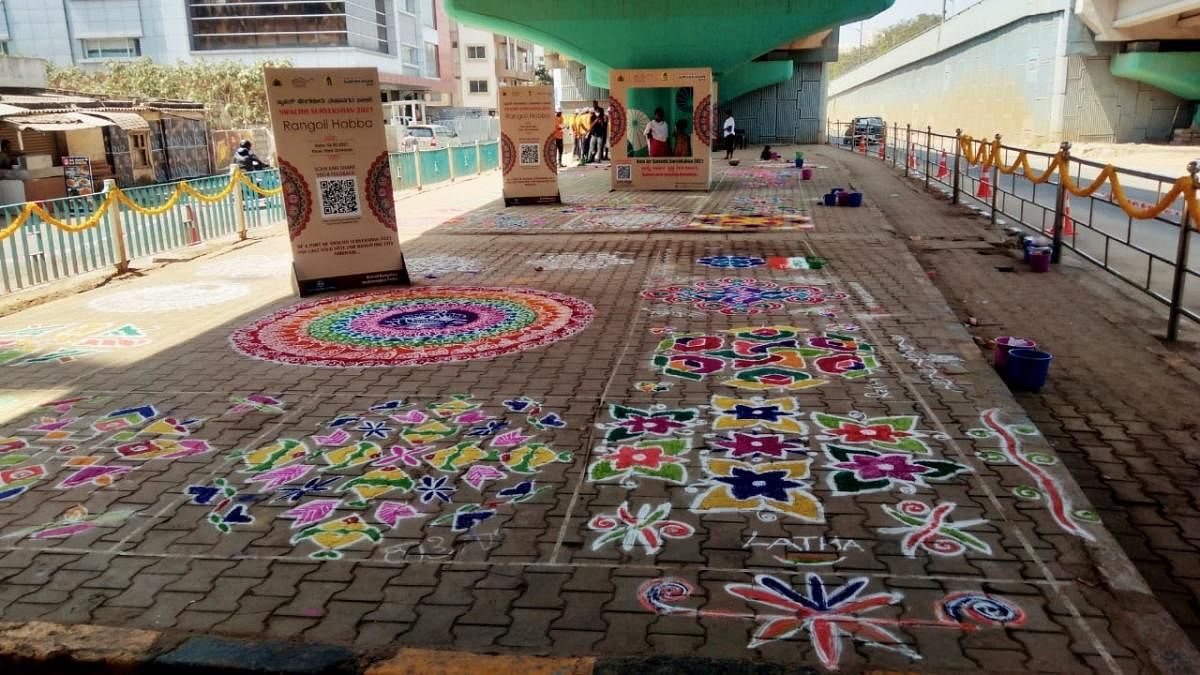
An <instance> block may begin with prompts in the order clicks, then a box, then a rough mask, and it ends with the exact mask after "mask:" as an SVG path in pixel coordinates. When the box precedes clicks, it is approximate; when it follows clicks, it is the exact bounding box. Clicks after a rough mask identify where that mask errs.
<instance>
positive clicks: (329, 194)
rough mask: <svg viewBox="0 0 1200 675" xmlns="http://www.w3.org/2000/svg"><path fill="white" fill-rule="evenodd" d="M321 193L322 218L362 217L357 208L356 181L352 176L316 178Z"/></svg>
mask: <svg viewBox="0 0 1200 675" xmlns="http://www.w3.org/2000/svg"><path fill="white" fill-rule="evenodd" d="M317 189H318V190H319V191H320V193H321V217H322V218H357V217H358V216H360V215H362V212H361V211H360V210H359V206H358V179H356V178H355V177H354V176H335V177H332V178H318V179H317Z"/></svg>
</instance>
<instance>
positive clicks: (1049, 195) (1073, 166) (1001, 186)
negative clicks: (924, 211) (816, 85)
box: [826, 122, 1200, 340]
mask: <svg viewBox="0 0 1200 675" xmlns="http://www.w3.org/2000/svg"><path fill="white" fill-rule="evenodd" d="M960 133H961V132H960ZM996 139H997V141H999V139H1000V137H999V135H997V136H996ZM826 142H827V143H828V144H830V145H834V146H837V147H840V148H843V149H846V150H850V151H854V152H862V151H863V150H864V148H863V144H862V143H861V142H860V139H858V138H854V137H853V132H850V131H849V124H848V123H842V122H830V123H829V125H828V127H827V129H826ZM1070 147H1071V146H1070V143H1066V142H1064V143H1063V144H1062V146H1061V148H1060V152H1059V153H1057V154H1054V153H1045V152H1037V151H1034V150H1027V149H1024V148H1019V147H1015V146H1008V145H1003V144H1000V145H999V150H1000V155H999V163H1003V164H1004V165H1005V166H1009V165H1011V164H1012V162H1013V161H1014V160H1015V159H1016V157H1017V156H1018V155H1019V154H1020V153H1025V155H1026V156H1027V157H1029V158H1030V163H1031V164H1033V165H1035V166H1031V169H1032V171H1033V172H1035V173H1037V172H1041V171H1044V170H1045V169H1046V167H1047V166H1049V165H1050V164H1051V163H1052V162H1053V161H1054V159H1055V158H1056V157H1059V156H1061V157H1062V159H1063V160H1065V161H1066V166H1067V167H1069V170H1068V175H1069V176H1071V177H1072V178H1073V182H1074V183H1075V184H1081V183H1082V184H1086V183H1089V182H1091V180H1092V179H1093V178H1095V177H1096V176H1098V175H1099V174H1100V173H1101V172H1102V171H1104V170H1105V169H1106V167H1107V165H1104V164H1099V163H1097V162H1090V161H1087V160H1083V159H1079V158H1076V157H1072V156H1071V155H1070ZM865 151H866V155H867V156H869V157H875V158H879V159H881V161H884V162H890V163H891V164H892V166H893V167H896V168H897V169H898V170H904V171H905V172H906V174H907V175H909V176H910V177H915V178H920V179H922V180H923V181H924V182H925V186H926V187H927V188H930V187H937V188H939V189H941V190H942V191H943V192H945V194H946V195H947V196H949V197H950V200H951V201H952V202H953V203H955V204H959V203H965V204H967V205H971V206H973V207H975V208H976V209H977V210H979V211H980V212H982V213H986V215H987V216H988V218H989V220H990V221H991V223H992V224H993V225H997V226H998V225H1002V224H1005V223H1003V222H1001V220H1000V219H1007V220H1011V221H1012V222H1013V223H1015V224H1016V225H1019V226H1020V227H1021V228H1023V229H1024V230H1027V231H1029V232H1032V233H1035V234H1037V235H1041V236H1044V237H1046V238H1048V239H1050V240H1051V246H1052V251H1053V252H1052V261H1053V262H1055V263H1057V262H1059V260H1060V257H1061V254H1062V250H1063V249H1064V248H1066V249H1069V250H1071V251H1073V252H1074V253H1075V254H1076V255H1078V256H1079V257H1080V258H1082V259H1083V260H1086V261H1088V262H1090V263H1093V264H1095V265H1097V266H1098V267H1101V268H1102V269H1104V270H1105V271H1107V272H1109V273H1110V274H1112V275H1113V276H1115V277H1116V278H1118V279H1120V280H1122V281H1124V282H1125V283H1127V284H1129V285H1130V286H1133V287H1134V288H1137V289H1138V290H1140V291H1142V292H1143V293H1145V294H1146V295H1148V296H1149V297H1151V298H1153V299H1155V300H1157V301H1158V302H1160V303H1162V304H1164V305H1166V306H1167V307H1168V308H1169V314H1168V326H1167V339H1168V340H1174V339H1176V337H1177V335H1178V324H1179V319H1180V318H1181V317H1186V318H1188V319H1190V320H1192V321H1194V322H1197V323H1200V287H1197V286H1196V285H1195V284H1194V283H1193V284H1192V285H1191V287H1190V290H1188V283H1187V282H1188V280H1189V278H1192V277H1197V276H1200V260H1195V261H1194V260H1192V259H1191V258H1190V251H1191V249H1193V248H1197V247H1198V246H1200V241H1192V240H1193V239H1200V233H1197V232H1196V231H1195V230H1194V229H1192V228H1191V227H1190V225H1185V224H1187V223H1189V215H1188V209H1187V205H1186V201H1185V200H1184V199H1183V198H1182V197H1180V198H1178V199H1176V200H1175V201H1174V202H1173V203H1171V204H1170V205H1169V207H1168V208H1167V209H1166V210H1164V211H1163V212H1161V213H1160V214H1158V215H1157V216H1155V217H1153V218H1136V217H1134V216H1133V215H1130V214H1129V213H1127V212H1126V210H1125V209H1123V208H1122V207H1121V206H1120V205H1119V204H1118V203H1117V200H1116V198H1115V197H1114V195H1113V194H1112V192H1113V191H1111V190H1106V188H1101V189H1100V190H1099V191H1098V192H1096V193H1094V194H1092V195H1090V196H1087V197H1079V196H1075V195H1072V194H1071V193H1070V192H1068V191H1067V190H1066V189H1065V187H1064V186H1063V184H1062V181H1061V179H1060V178H1061V174H1058V175H1056V176H1055V177H1052V178H1050V179H1049V180H1047V181H1046V182H1044V183H1040V184H1039V183H1038V182H1036V181H1033V180H1030V178H1029V177H1027V176H1026V175H1025V173H1024V171H1023V170H1022V169H1020V168H1017V169H1016V170H1014V171H1012V173H1010V174H1005V173H1002V172H1001V171H1000V170H999V168H998V166H997V164H990V165H989V164H987V163H984V164H982V165H978V166H973V165H971V164H970V163H969V162H968V161H967V160H966V158H965V157H964V156H963V153H962V152H961V147H960V143H959V134H953V135H952V134H940V133H935V132H934V131H933V130H932V128H930V127H925V128H924V129H915V128H912V127H911V126H909V125H906V126H904V127H900V126H899V125H898V124H893V125H892V127H891V128H890V129H887V133H886V134H885V135H884V138H883V139H882V141H881V142H879V143H870V142H869V141H868V143H867V144H866V147H865ZM1197 168H1200V167H1196V166H1195V163H1193V164H1192V165H1189V170H1194V169H1197ZM1113 170H1114V171H1115V173H1116V175H1117V176H1118V177H1119V179H1120V182H1121V183H1122V184H1123V185H1126V186H1130V187H1126V188H1124V190H1123V192H1124V193H1126V194H1127V195H1128V196H1129V200H1130V201H1131V202H1133V203H1134V204H1136V205H1139V206H1149V205H1153V204H1157V203H1158V202H1160V201H1161V200H1162V199H1163V198H1164V195H1168V194H1169V193H1170V191H1171V188H1172V187H1174V186H1175V185H1176V184H1177V183H1178V182H1179V181H1180V179H1178V178H1171V177H1168V176H1163V175H1159V174H1152V173H1148V172H1144V171H1136V170H1133V169H1125V168H1120V167H1113ZM1191 176H1192V177H1193V180H1195V176H1196V173H1195V172H1194V171H1193V173H1191ZM983 183H986V184H987V188H990V189H988V190H981V189H980V186H981V184H983ZM1193 189H1195V188H1193ZM989 193H990V194H989ZM982 195H986V196H982ZM1135 221H1136V222H1137V224H1138V227H1136V228H1135V227H1134V223H1135ZM1059 224H1061V225H1062V226H1058V225H1059Z"/></svg>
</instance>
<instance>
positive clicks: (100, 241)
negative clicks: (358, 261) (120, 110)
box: [0, 169, 284, 294]
mask: <svg viewBox="0 0 1200 675" xmlns="http://www.w3.org/2000/svg"><path fill="white" fill-rule="evenodd" d="M246 175H247V177H248V178H249V179H250V180H252V181H254V183H255V184H256V185H258V186H260V187H262V188H265V189H273V188H275V187H278V186H279V172H278V171H275V170H274V169H270V170H266V171H257V172H253V173H249V174H246ZM230 180H234V178H233V176H232V174H226V175H218V176H207V177H204V178H193V179H190V180H188V181H186V183H187V184H188V185H190V186H191V187H192V188H194V189H196V190H198V191H199V192H202V193H205V194H217V193H220V192H221V191H222V190H224V189H225V188H227V187H228V186H229V181H230ZM181 182H184V181H177V182H173V183H162V184H157V185H148V186H145V187H135V188H127V189H124V190H122V192H123V193H124V194H125V196H127V197H128V198H129V199H130V200H131V201H133V202H134V203H135V204H137V205H138V206H140V207H142V208H143V210H144V209H156V208H158V207H160V206H161V205H163V204H165V203H166V202H167V201H168V200H169V199H170V197H171V195H172V194H174V193H175V191H176V187H177V185H178V184H179V183H181ZM112 185H113V183H112V182H111V181H106V182H105V188H106V191H105V192H101V193H98V194H93V195H88V196H85V197H66V198H62V199H49V200H45V201H41V202H38V204H40V205H41V206H42V207H43V208H44V209H45V210H46V212H47V213H48V214H49V215H50V216H51V217H52V218H54V219H57V220H59V221H62V222H63V223H65V224H66V225H67V226H68V227H69V228H70V229H71V230H74V229H78V228H80V227H81V226H82V225H83V224H84V223H85V221H87V220H88V218H89V217H91V216H92V215H93V214H94V213H95V212H96V210H97V209H99V208H102V205H103V203H104V201H105V197H106V196H107V194H108V193H107V190H108V189H110V188H111V186H112ZM24 208H25V204H11V205H6V206H0V231H4V230H7V229H8V228H9V227H10V226H11V225H12V224H13V223H14V222H15V221H16V220H17V219H18V218H19V216H20V215H21V213H22V210H23V209H24ZM283 220H284V214H283V201H282V197H281V196H278V195H276V196H269V197H260V196H259V195H258V194H257V193H255V192H253V191H252V190H250V189H249V188H248V187H244V186H242V185H238V186H235V187H234V189H233V190H232V191H230V194H229V196H228V197H227V198H225V199H222V200H220V201H217V202H206V201H203V200H200V199H196V198H193V197H191V196H189V195H186V194H184V195H182V196H180V197H179V199H178V201H177V202H176V203H175V204H174V206H172V207H171V208H169V209H167V210H166V211H165V212H163V213H155V214H146V213H142V212H139V210H138V209H135V208H133V207H131V206H129V205H128V204H124V203H121V202H120V201H115V202H113V203H112V204H111V205H110V206H109V207H108V209H107V210H106V211H105V213H104V215H103V216H102V217H100V220H99V221H98V222H97V223H96V224H95V226H93V227H87V228H86V229H78V231H69V230H64V229H63V228H61V227H55V226H54V225H52V224H51V223H49V222H47V221H46V220H45V219H44V218H42V217H41V216H39V215H38V214H36V213H34V214H31V215H29V216H28V218H27V220H26V221H25V222H24V223H23V224H22V225H21V226H20V227H19V228H17V230H16V231H14V232H13V233H11V234H10V235H8V236H7V237H4V238H3V239H0V293H4V294H7V293H14V292H17V291H20V290H23V289H26V288H31V287H33V286H40V285H43V284H47V283H51V282H54V281H61V280H64V279H70V278H72V277H76V276H80V275H82V274H87V273H89V272H93V271H96V270H102V269H106V268H115V269H116V270H117V271H123V270H125V269H128V267H129V263H130V261H131V260H133V259H135V258H141V257H147V256H153V255H158V254H161V253H164V252H167V251H171V250H176V249H181V248H184V247H187V246H191V245H195V244H199V243H202V242H205V241H210V240H214V239H220V238H223V237H232V236H235V235H237V236H239V237H242V238H244V237H245V231H246V229H248V228H260V227H268V226H270V225H274V224H276V223H280V222H283Z"/></svg>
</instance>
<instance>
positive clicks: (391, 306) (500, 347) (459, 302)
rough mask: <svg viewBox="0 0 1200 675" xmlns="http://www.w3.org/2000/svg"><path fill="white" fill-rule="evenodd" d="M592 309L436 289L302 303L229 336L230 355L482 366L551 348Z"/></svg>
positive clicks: (529, 295) (557, 299)
mask: <svg viewBox="0 0 1200 675" xmlns="http://www.w3.org/2000/svg"><path fill="white" fill-rule="evenodd" d="M592 315H593V309H592V306H591V305H589V304H588V303H586V302H583V301H582V300H578V299H576V298H572V297H569V296H566V295H560V294H558V293H550V292H547V291H538V290H532V289H515V288H488V287H478V286H438V287H428V288H412V289H386V290H376V291H368V292H363V293H353V294H350V295H341V296H336V297H330V298H322V299H319V300H312V301H308V302H302V303H300V304H298V305H293V306H292V307H288V308H286V309H283V310H280V311H278V312H275V313H273V314H269V315H267V316H265V317H263V318H261V319H259V320H257V321H255V322H254V323H252V324H250V325H248V326H246V327H244V328H241V329H239V330H238V331H236V332H234V333H233V335H231V336H230V342H231V343H232V345H233V347H234V349H236V350H237V351H239V352H241V353H242V354H245V355H246V356H250V357H253V358H258V359H263V360H266V361H275V362H278V363H289V364H295V365H306V366H324V367H330V368H354V367H388V366H418V365H424V364H429V363H439V362H445V361H466V360H471V359H489V358H494V357H497V356H503V355H505V354H511V353H514V352H518V351H523V350H527V349H535V348H538V347H543V346H545V345H548V344H551V343H553V342H557V341H558V340H561V339H563V338H565V337H569V336H571V335H574V334H575V333H577V332H579V331H580V330H583V328H584V327H586V326H587V325H588V323H590V322H591V320H592Z"/></svg>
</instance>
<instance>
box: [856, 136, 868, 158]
mask: <svg viewBox="0 0 1200 675" xmlns="http://www.w3.org/2000/svg"><path fill="white" fill-rule="evenodd" d="M858 151H859V152H861V153H862V154H864V155H865V154H867V135H866V134H863V135H862V136H859V137H858Z"/></svg>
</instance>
